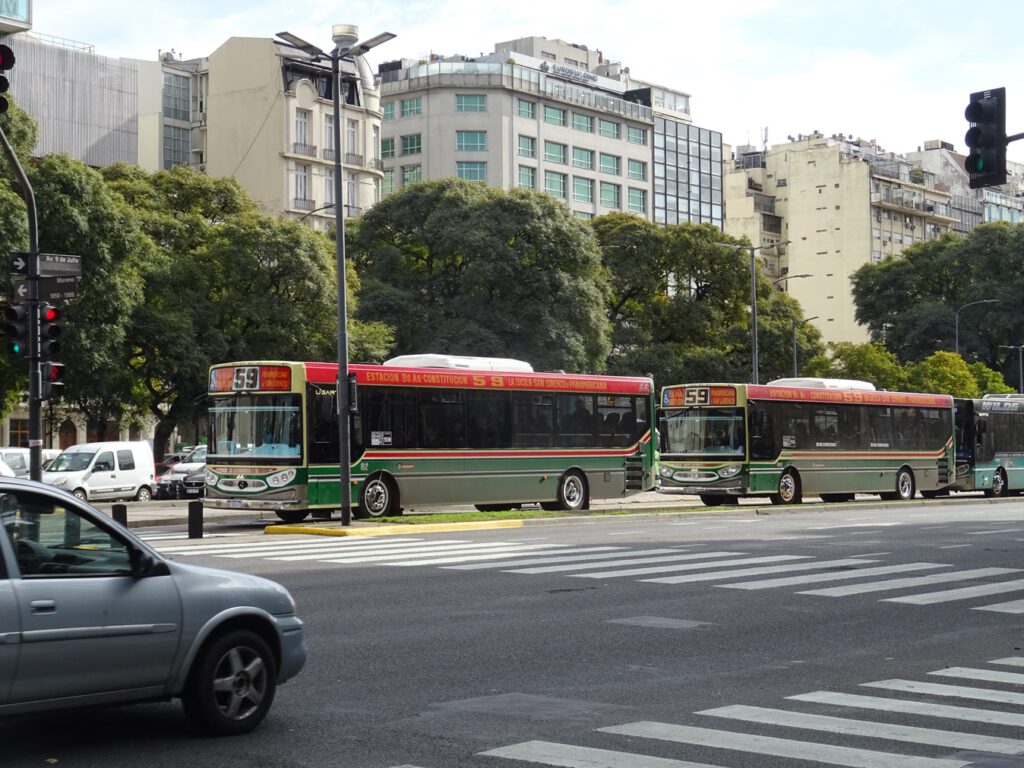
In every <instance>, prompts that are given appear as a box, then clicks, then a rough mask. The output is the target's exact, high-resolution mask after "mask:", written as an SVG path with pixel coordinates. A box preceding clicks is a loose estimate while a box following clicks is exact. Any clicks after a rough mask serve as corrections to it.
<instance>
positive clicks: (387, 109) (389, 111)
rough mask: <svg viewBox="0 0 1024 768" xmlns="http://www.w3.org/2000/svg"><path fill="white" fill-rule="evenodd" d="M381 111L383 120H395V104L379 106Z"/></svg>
mask: <svg viewBox="0 0 1024 768" xmlns="http://www.w3.org/2000/svg"><path fill="white" fill-rule="evenodd" d="M381 111H382V112H383V113H384V119H385V120H394V119H395V102H393V101H388V102H385V103H384V104H382V105H381Z"/></svg>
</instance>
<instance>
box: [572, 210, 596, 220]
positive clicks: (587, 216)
mask: <svg viewBox="0 0 1024 768" xmlns="http://www.w3.org/2000/svg"><path fill="white" fill-rule="evenodd" d="M572 215H573V216H575V217H576V218H577V219H582V220H583V221H590V220H591V219H592V218H594V214H592V213H591V212H590V211H573V212H572Z"/></svg>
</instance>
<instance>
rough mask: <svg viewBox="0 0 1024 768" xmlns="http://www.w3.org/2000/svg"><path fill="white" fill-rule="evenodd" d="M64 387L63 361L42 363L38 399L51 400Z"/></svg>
mask: <svg viewBox="0 0 1024 768" xmlns="http://www.w3.org/2000/svg"><path fill="white" fill-rule="evenodd" d="M63 387H64V363H43V365H42V382H41V386H40V388H39V399H40V400H52V399H53V398H55V397H57V396H59V395H60V393H61V390H62V389H63Z"/></svg>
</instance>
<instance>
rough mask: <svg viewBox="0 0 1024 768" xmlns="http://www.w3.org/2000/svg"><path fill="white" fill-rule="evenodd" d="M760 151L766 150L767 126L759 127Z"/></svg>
mask: <svg viewBox="0 0 1024 768" xmlns="http://www.w3.org/2000/svg"><path fill="white" fill-rule="evenodd" d="M761 151H762V152H767V151H768V126H767V125H766V126H765V127H764V128H762V129H761Z"/></svg>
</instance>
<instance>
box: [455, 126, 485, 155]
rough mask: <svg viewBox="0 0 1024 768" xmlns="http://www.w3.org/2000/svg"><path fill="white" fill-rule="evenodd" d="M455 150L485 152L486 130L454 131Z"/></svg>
mask: <svg viewBox="0 0 1024 768" xmlns="http://www.w3.org/2000/svg"><path fill="white" fill-rule="evenodd" d="M455 151H456V152H486V151H487V131H456V132H455Z"/></svg>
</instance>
